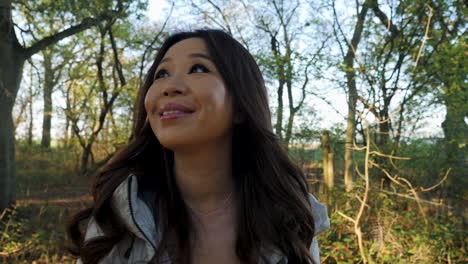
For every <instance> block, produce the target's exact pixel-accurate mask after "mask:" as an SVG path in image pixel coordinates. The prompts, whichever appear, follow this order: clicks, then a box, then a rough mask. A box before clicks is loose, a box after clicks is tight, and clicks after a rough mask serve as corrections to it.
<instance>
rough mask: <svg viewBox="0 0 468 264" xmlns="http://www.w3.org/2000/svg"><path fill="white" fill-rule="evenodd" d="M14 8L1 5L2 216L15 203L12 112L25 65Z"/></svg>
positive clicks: (0, 113) (0, 129) (0, 122)
mask: <svg viewBox="0 0 468 264" xmlns="http://www.w3.org/2000/svg"><path fill="white" fill-rule="evenodd" d="M21 51H22V47H21V46H20V45H19V43H18V40H17V39H16V36H15V35H14V29H13V23H12V21H11V7H10V6H9V5H8V6H7V7H5V6H4V5H0V58H1V60H0V61H1V63H0V124H1V125H0V212H1V211H3V209H5V208H8V207H10V206H12V205H14V203H15V198H16V191H15V187H16V177H15V176H16V164H15V134H14V127H13V118H12V110H13V105H14V103H15V99H16V95H17V93H18V88H19V85H20V82H21V74H22V70H23V65H24V57H23V56H22V52H21Z"/></svg>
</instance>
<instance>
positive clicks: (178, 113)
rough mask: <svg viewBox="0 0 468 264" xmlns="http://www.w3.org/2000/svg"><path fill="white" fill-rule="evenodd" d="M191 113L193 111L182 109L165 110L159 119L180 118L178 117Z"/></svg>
mask: <svg viewBox="0 0 468 264" xmlns="http://www.w3.org/2000/svg"><path fill="white" fill-rule="evenodd" d="M193 113H195V112H182V111H177V110H175V111H167V112H164V113H163V114H162V115H161V116H160V118H159V120H175V119H180V118H184V117H188V116H190V115H192V114H193Z"/></svg>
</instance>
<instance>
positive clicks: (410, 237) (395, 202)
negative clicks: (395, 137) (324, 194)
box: [319, 187, 468, 264]
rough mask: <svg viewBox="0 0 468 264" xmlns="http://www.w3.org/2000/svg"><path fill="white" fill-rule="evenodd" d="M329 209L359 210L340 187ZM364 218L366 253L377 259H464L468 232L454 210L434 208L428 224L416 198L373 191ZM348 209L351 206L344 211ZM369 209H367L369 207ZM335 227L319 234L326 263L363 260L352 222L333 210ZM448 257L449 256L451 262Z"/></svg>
mask: <svg viewBox="0 0 468 264" xmlns="http://www.w3.org/2000/svg"><path fill="white" fill-rule="evenodd" d="M331 196H332V199H331V201H332V203H331V205H330V206H329V208H340V211H341V212H342V213H344V214H346V215H348V216H351V217H352V216H354V215H355V214H356V213H357V208H358V206H356V205H357V204H354V205H353V203H352V202H351V203H350V200H353V199H352V198H353V196H354V195H353V194H344V193H343V192H342V189H341V187H338V188H336V189H335V190H333V191H332V194H331ZM369 206H370V210H366V211H365V213H364V216H363V218H362V221H361V226H362V232H363V236H364V247H365V249H366V254H367V255H368V256H369V257H370V258H371V259H372V260H373V263H402V264H403V263H421V264H425V263H447V262H449V261H451V262H452V263H464V262H466V261H467V260H468V259H467V257H466V256H467V253H468V252H467V242H468V231H467V230H465V229H464V228H463V220H462V219H463V218H462V216H461V215H456V214H454V212H453V211H452V210H451V209H450V210H446V209H444V208H437V209H436V211H432V212H431V211H430V210H429V209H431V208H430V207H426V206H424V207H425V208H427V209H428V210H429V212H430V215H428V216H427V222H428V223H427V224H426V223H425V221H424V218H423V216H422V214H421V213H420V212H419V211H418V208H417V205H416V202H414V201H410V200H407V199H404V198H398V197H396V196H391V195H387V194H384V193H378V192H373V193H371V197H370V199H369ZM343 208H349V209H343ZM367 209H369V208H367ZM329 215H330V222H331V228H330V229H329V230H327V231H326V232H325V233H324V234H323V235H320V236H319V244H320V249H321V255H322V263H362V260H361V258H360V253H359V248H358V245H357V239H356V236H355V234H354V227H353V224H352V223H350V222H349V221H348V220H346V219H344V218H343V217H342V216H340V215H339V214H337V213H336V210H332V211H330V212H329ZM449 259H450V260H449Z"/></svg>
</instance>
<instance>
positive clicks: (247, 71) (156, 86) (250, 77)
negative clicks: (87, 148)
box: [68, 30, 329, 264]
mask: <svg viewBox="0 0 468 264" xmlns="http://www.w3.org/2000/svg"><path fill="white" fill-rule="evenodd" d="M270 118H271V116H270V111H269V108H268V100H267V91H266V88H265V85H264V81H263V77H262V75H261V72H260V70H259V68H258V66H257V64H256V63H255V61H254V59H253V57H252V56H251V55H250V54H249V52H248V51H247V50H246V49H245V48H244V47H243V46H242V45H241V44H240V43H239V42H237V41H236V40H234V39H233V38H232V37H231V36H230V35H228V34H226V33H225V32H223V31H219V30H197V31H194V32H183V33H177V34H175V35H172V36H170V37H169V38H168V39H167V40H166V41H165V42H164V44H163V45H162V47H161V48H160V50H159V52H158V54H157V56H156V59H155V61H154V63H153V65H152V66H151V68H150V70H149V72H148V75H147V77H146V81H145V83H144V85H143V86H142V87H141V89H140V92H139V97H138V101H137V105H136V119H135V120H136V124H135V127H134V131H133V135H134V136H133V138H132V140H131V141H130V142H129V144H128V145H127V146H126V147H125V148H124V149H123V150H121V151H120V152H119V153H118V154H117V155H115V157H114V158H113V159H112V160H111V161H110V162H109V164H108V165H107V166H106V167H105V168H104V169H103V171H102V172H101V173H100V174H99V176H98V177H97V178H96V180H95V184H94V186H93V192H92V195H93V198H94V200H93V204H92V205H91V207H90V208H88V209H86V210H84V211H82V212H80V213H78V214H77V215H76V216H75V217H74V218H73V219H72V221H71V223H70V225H69V227H68V234H69V237H70V239H71V242H72V247H71V248H70V250H71V251H72V253H73V254H75V255H77V256H79V257H80V259H79V261H78V262H79V263H195V264H198V263H207V264H210V263H224V264H231V263H273V264H276V263H319V251H318V243H317V239H316V237H315V236H316V235H317V234H318V233H320V232H322V231H324V230H325V229H326V228H328V226H329V220H328V216H327V212H326V209H325V207H324V206H323V205H322V204H320V203H319V202H318V201H317V200H316V199H315V198H314V197H313V196H312V195H311V194H309V193H308V191H307V184H306V180H305V177H304V175H303V173H302V172H301V170H300V168H298V167H297V166H296V165H294V164H293V162H291V161H290V159H289V158H288V156H287V152H286V151H285V150H284V149H283V148H282V147H281V144H280V141H279V140H278V138H277V137H276V136H275V135H274V134H273V132H272V126H271V119H270ZM86 220H89V221H86ZM86 222H87V223H88V225H87V229H86V234H85V236H84V237H83V233H82V232H81V231H80V230H81V229H80V223H86Z"/></svg>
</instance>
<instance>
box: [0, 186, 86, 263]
mask: <svg viewBox="0 0 468 264" xmlns="http://www.w3.org/2000/svg"><path fill="white" fill-rule="evenodd" d="M19 186H20V187H23V188H19V189H18V195H17V201H16V207H15V208H14V209H13V210H10V211H6V212H5V213H3V214H2V215H0V231H2V232H1V233H2V235H1V236H0V263H15V264H16V263H28V264H29V263H33V264H39V263H75V262H76V260H75V259H73V258H72V257H71V256H70V254H68V252H67V251H66V249H65V227H66V223H67V221H68V218H69V216H70V215H71V213H73V212H76V211H77V210H79V209H82V208H84V207H85V206H86V205H87V204H88V203H89V202H90V201H91V197H90V196H89V195H88V194H87V193H88V192H87V188H86V187H85V186H84V185H82V184H79V185H75V184H63V183H58V184H45V183H38V182H24V181H22V180H21V179H20V184H19ZM25 186H27V187H26V188H24V187H25Z"/></svg>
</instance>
